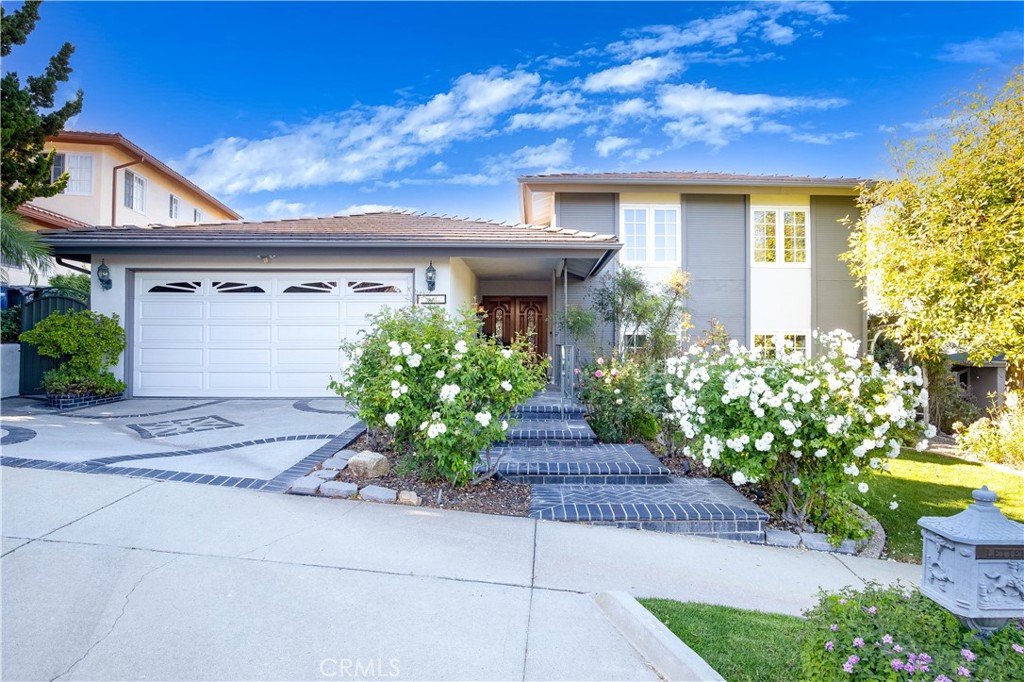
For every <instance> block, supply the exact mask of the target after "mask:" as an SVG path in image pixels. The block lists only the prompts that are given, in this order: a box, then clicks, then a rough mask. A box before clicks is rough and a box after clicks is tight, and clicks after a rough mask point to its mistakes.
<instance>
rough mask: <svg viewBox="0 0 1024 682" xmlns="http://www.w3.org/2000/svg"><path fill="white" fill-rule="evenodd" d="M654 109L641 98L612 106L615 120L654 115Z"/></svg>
mask: <svg viewBox="0 0 1024 682" xmlns="http://www.w3.org/2000/svg"><path fill="white" fill-rule="evenodd" d="M652 111H653V108H652V107H651V105H650V103H649V102H647V100H645V99H642V98H640V97H633V98H631V99H627V100H623V101H621V102H616V103H615V104H613V105H612V109H611V113H612V117H613V118H620V119H621V118H640V117H643V116H646V115H648V114H650V113H652Z"/></svg>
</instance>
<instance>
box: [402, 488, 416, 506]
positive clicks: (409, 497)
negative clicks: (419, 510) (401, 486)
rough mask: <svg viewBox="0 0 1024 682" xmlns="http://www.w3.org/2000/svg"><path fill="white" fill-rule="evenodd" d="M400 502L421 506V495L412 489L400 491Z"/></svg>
mask: <svg viewBox="0 0 1024 682" xmlns="http://www.w3.org/2000/svg"><path fill="white" fill-rule="evenodd" d="M398 504H408V505H410V506H413V507H418V506H420V496H419V495H417V494H416V493H415V492H414V491H412V490H402V491H400V492H399V493H398Z"/></svg>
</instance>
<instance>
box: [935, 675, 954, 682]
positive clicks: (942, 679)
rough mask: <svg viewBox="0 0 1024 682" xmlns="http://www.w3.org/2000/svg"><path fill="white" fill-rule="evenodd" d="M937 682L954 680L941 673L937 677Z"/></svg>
mask: <svg viewBox="0 0 1024 682" xmlns="http://www.w3.org/2000/svg"><path fill="white" fill-rule="evenodd" d="M935 682H953V680H951V679H949V678H948V677H946V676H945V675H939V676H938V677H936V678H935Z"/></svg>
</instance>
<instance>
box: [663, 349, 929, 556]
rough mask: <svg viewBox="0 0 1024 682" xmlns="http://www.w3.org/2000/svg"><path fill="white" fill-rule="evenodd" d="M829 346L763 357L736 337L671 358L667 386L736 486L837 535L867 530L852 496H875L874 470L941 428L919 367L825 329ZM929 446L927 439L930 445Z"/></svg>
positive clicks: (692, 435) (697, 444)
mask: <svg viewBox="0 0 1024 682" xmlns="http://www.w3.org/2000/svg"><path fill="white" fill-rule="evenodd" d="M815 336H816V338H817V339H818V342H819V345H820V347H821V352H820V353H819V354H818V355H816V356H815V357H813V358H808V357H805V355H804V354H803V353H790V354H784V355H781V356H779V357H775V356H771V357H761V355H760V353H758V352H756V351H755V352H752V351H747V350H746V349H745V348H743V347H742V346H740V345H739V344H737V343H736V342H735V341H733V342H730V344H729V346H728V348H727V349H725V350H724V351H723V349H720V348H714V347H711V346H708V347H705V348H700V347H699V346H694V347H693V348H691V350H690V353H689V354H688V355H685V356H682V357H679V358H671V359H670V360H669V361H668V371H669V373H671V374H674V375H675V379H674V380H673V381H671V382H669V383H668V385H666V386H665V391H666V392H667V393H669V394H672V395H673V398H672V409H673V411H674V413H675V417H676V419H677V421H678V422H679V426H680V429H681V430H682V432H683V435H684V436H685V437H686V438H687V439H688V440H689V443H688V444H687V446H686V447H685V448H684V452H685V453H686V454H687V455H688V456H692V457H699V458H701V459H702V460H703V463H704V466H706V467H709V468H710V469H711V470H712V471H713V472H715V473H719V474H723V475H726V476H730V477H731V478H732V481H733V483H734V484H735V485H743V484H745V483H748V482H749V483H754V482H757V483H759V485H761V486H762V488H764V489H765V490H766V492H768V493H769V495H770V496H771V499H772V503H773V505H774V506H775V508H776V510H777V511H779V512H780V513H781V515H782V518H783V519H784V520H786V521H788V522H789V523H792V524H793V525H794V526H796V527H798V528H803V527H804V525H805V524H806V522H807V521H810V522H812V523H813V524H814V525H816V526H821V527H822V529H823V530H824V531H825V532H826V533H828V534H829V536H830V537H831V538H832V539H833V540H836V539H841V538H842V537H858V536H862V535H863V529H862V526H861V523H860V521H859V520H858V519H857V518H856V517H855V516H853V515H852V514H851V513H850V508H849V505H848V503H847V500H849V499H851V498H853V497H854V496H855V495H857V494H858V492H859V493H860V494H863V493H866V492H867V491H868V484H867V483H866V482H864V480H863V478H864V476H865V472H866V471H867V470H868V469H879V470H882V469H885V468H886V467H887V464H886V462H887V460H888V458H892V457H897V456H899V453H900V446H901V445H902V444H904V443H905V442H908V441H912V440H914V439H918V438H920V436H921V435H922V433H927V434H930V433H932V430H931V429H925V425H924V424H923V423H921V422H918V420H917V416H916V409H917V407H918V406H919V405H920V404H921V403H922V401H923V400H924V399H925V397H926V395H927V393H926V392H925V391H923V390H921V389H920V386H921V384H922V383H923V379H922V377H921V373H920V371H919V370H916V371H914V372H912V373H907V374H904V373H900V372H897V371H896V370H894V369H889V370H888V371H884V370H882V368H880V367H879V366H878V365H877V364H875V363H873V362H871V361H870V360H864V359H862V358H859V357H857V349H858V345H859V344H858V342H857V341H855V340H854V339H853V338H852V337H851V336H850V335H849V334H848V333H846V332H839V331H837V332H832V333H830V334H824V335H821V336H820V337H819V336H818V335H817V334H815ZM918 446H919V447H926V446H927V441H920V442H919V443H918Z"/></svg>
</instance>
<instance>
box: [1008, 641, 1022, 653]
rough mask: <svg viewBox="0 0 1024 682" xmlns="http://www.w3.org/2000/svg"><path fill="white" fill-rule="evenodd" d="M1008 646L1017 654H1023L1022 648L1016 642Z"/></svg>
mask: <svg viewBox="0 0 1024 682" xmlns="http://www.w3.org/2000/svg"><path fill="white" fill-rule="evenodd" d="M1010 646H1012V647H1013V650H1014V651H1016V652H1017V653H1018V654H1024V646H1021V645H1020V644H1017V643H1016V642H1015V643H1013V644H1011V645H1010Z"/></svg>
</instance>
